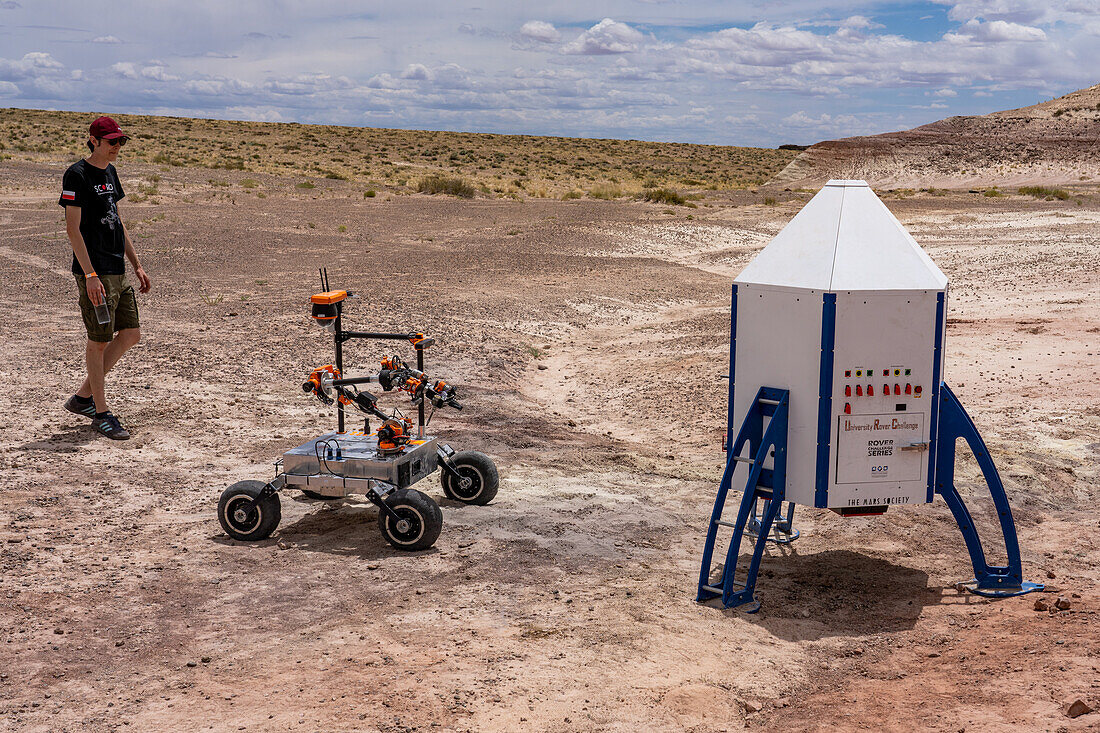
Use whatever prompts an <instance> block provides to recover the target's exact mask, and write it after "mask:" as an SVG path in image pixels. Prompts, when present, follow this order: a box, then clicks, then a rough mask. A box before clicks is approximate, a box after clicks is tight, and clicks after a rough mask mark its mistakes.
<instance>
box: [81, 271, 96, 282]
mask: <svg viewBox="0 0 1100 733" xmlns="http://www.w3.org/2000/svg"><path fill="white" fill-rule="evenodd" d="M90 277H99V275H97V274H95V272H88V273H85V274H84V279H85V280H87V279H88V278H90Z"/></svg>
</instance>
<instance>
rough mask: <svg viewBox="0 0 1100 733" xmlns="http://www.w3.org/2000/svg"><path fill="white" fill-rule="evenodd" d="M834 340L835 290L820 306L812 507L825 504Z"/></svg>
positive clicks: (824, 298) (826, 497) (827, 485)
mask: <svg viewBox="0 0 1100 733" xmlns="http://www.w3.org/2000/svg"><path fill="white" fill-rule="evenodd" d="M835 342H836V293H825V295H824V297H823V298H822V305H821V381H820V383H819V385H818V398H817V487H816V490H815V492H814V506H815V507H820V508H825V507H826V506H828V504H829V443H830V439H829V436H830V433H831V431H832V423H833V346H834V344H835Z"/></svg>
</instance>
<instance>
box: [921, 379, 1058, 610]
mask: <svg viewBox="0 0 1100 733" xmlns="http://www.w3.org/2000/svg"><path fill="white" fill-rule="evenodd" d="M939 399H940V405H939V407H940V421H939V435H938V436H937V438H936V459H935V460H936V493H937V494H939V495H940V496H942V497H943V498H944V501H946V502H947V506H948V507H949V508H950V509H951V513H952V514H953V515H954V516H955V522H956V523H958V525H959V529H960V530H961V531H962V535H963V539H964V540H965V541H966V549H967V550H968V551H969V552H970V561H971V562H972V563H973V565H974V577H973V578H972V579H971V580H970V581H968V582H966V583H964V584H963V585H964V586H966V587H967V588H968V589H969V590H970V592H971V593H976V594H978V595H980V596H992V597H995V598H1001V597H1006V596H1020V595H1023V594H1025V593H1031V592H1032V591H1036V590H1043V588H1044V586H1043V584H1042V583H1030V582H1028V581H1026V580H1024V579H1023V571H1022V569H1021V564H1020V543H1019V540H1018V539H1017V538H1016V523H1015V522H1014V521H1013V520H1012V509H1011V508H1010V507H1009V505H1008V497H1007V496H1006V495H1005V488H1004V485H1003V484H1002V483H1001V477H1000V475H999V474H998V473H997V467H996V466H994V465H993V459H991V458H990V457H989V450H988V449H987V448H986V447H985V441H983V440H982V436H981V435H979V434H978V429H977V428H976V427H975V426H974V422H973V421H972V420H971V419H970V416H969V415H967V414H966V410H964V409H963V406H962V404H961V403H960V402H959V400H958V398H957V397H955V394H954V393H953V392H952V391H951V389H950V388H949V387H948V386H947V385H946V384H945V383H943V382H940V398H939ZM959 438H962V439H964V440H965V441H966V442H967V443H968V444H969V445H970V450H972V451H973V452H974V458H976V459H977V461H978V466H979V467H980V468H981V469H982V475H983V476H985V482H986V485H987V486H989V493H990V494H991V495H992V497H993V505H994V506H995V507H996V508H997V517H998V519H999V520H1000V522H1001V533H1002V534H1003V535H1004V541H1005V550H1006V551H1007V556H1008V566H1007V567H1000V566H994V565H990V564H989V563H988V562H986V559H985V552H984V551H983V550H982V541H981V539H980V538H979V537H978V531H977V529H975V527H974V521H973V519H971V517H970V512H969V510H967V508H966V504H964V503H963V500H962V496H960V495H959V491H958V489H956V488H955V441H956V440H958V439H959Z"/></svg>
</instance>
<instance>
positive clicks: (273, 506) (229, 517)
mask: <svg viewBox="0 0 1100 733" xmlns="http://www.w3.org/2000/svg"><path fill="white" fill-rule="evenodd" d="M264 485H265V484H264V482H263V481H238V482H237V483H235V484H233V485H232V486H230V487H229V488H228V489H226V490H225V491H223V492H222V498H221V499H220V500H219V501H218V521H219V522H221V525H222V529H224V530H225V533H226V534H227V535H229V536H230V537H232V538H233V539H235V540H245V541H254V540H262V539H264V538H265V537H267V536H268V535H270V534H271V533H272V532H274V531H275V528H276V527H278V526H279V520H280V519H282V505H281V503H280V502H279V495H278V494H272V495H271V496H265V497H264V498H263V499H261V500H260V501H259V502H257V503H256V505H255V506H253V505H252V500H253V499H255V498H256V497H257V496H259V495H260V491H262V490H263V488H264Z"/></svg>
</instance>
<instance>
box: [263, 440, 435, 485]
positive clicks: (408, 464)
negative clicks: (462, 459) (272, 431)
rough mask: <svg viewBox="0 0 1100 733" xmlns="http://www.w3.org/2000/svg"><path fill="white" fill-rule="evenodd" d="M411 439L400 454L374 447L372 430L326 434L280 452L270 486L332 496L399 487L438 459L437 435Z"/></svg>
mask: <svg viewBox="0 0 1100 733" xmlns="http://www.w3.org/2000/svg"><path fill="white" fill-rule="evenodd" d="M413 443H416V445H414V444H413ZM413 443H410V444H409V445H407V446H405V449H404V450H403V451H402V452H401V453H394V454H390V455H385V454H382V453H380V452H379V451H378V438H377V437H376V436H374V435H364V434H363V433H362V432H358V431H355V432H348V433H338V432H331V433H325V434H324V435H321V436H318V437H316V438H313V439H312V440H309V441H307V442H305V443H303V444H302V445H300V446H298V447H296V448H292V449H290V450H288V451H287V452H286V453H284V454H283V457H282V459H281V461H280V462H281V464H282V466H281V472H280V473H279V475H278V476H277V477H276V479H275V480H274V481H272V482H271V484H272V486H273V487H274V488H275V489H281V488H282V487H283V486H295V487H298V488H302V489H309V490H310V491H312V492H315V493H317V494H321V495H323V496H331V497H341V496H347V495H349V494H366V493H370V492H371V491H372V490H374V491H375V492H376V493H380V494H385V493H388V490H392V489H391V487H392V488H397V489H404V488H407V487H409V486H411V485H413V484H414V483H416V482H417V481H419V480H420V479H422V478H424V477H426V476H429V475H431V474H432V473H433V472H434V471H435V469H436V468H437V466H438V462H439V457H438V455H437V451H438V447H439V445H438V444H439V441H438V439H437V438H434V437H431V436H429V437H426V438H424V439H423V442H421V441H420V440H419V439H418V440H416V441H413ZM337 446H339V451H337V449H336V448H337ZM277 465H278V464H277ZM379 484H382V485H384V486H379ZM383 489H387V490H383Z"/></svg>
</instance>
